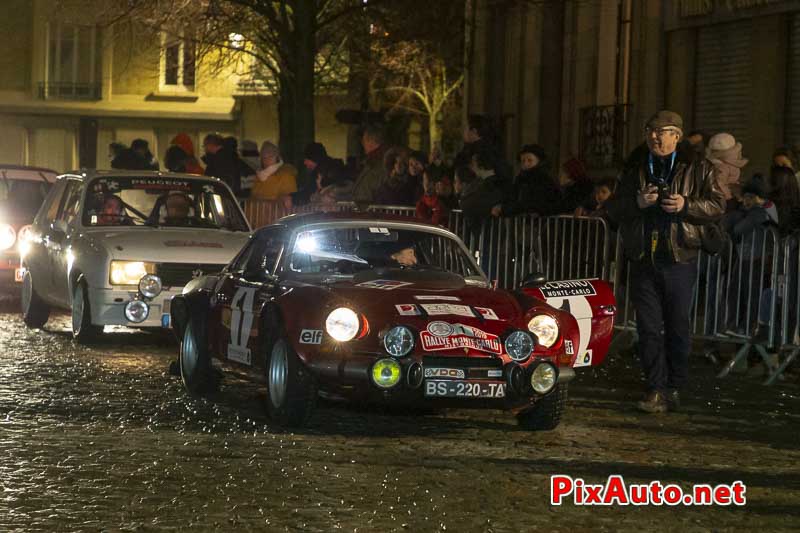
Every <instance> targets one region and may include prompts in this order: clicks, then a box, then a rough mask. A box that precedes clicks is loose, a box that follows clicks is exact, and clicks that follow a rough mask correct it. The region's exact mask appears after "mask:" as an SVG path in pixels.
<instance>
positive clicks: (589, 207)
mask: <svg viewBox="0 0 800 533" xmlns="http://www.w3.org/2000/svg"><path fill="white" fill-rule="evenodd" d="M616 187H617V180H616V179H615V178H603V179H601V180H600V181H598V182H597V183H595V184H594V190H593V191H592V199H591V201H590V202H588V203H587V204H586V205H583V206H581V207H579V208H577V209H576V210H575V216H576V217H602V216H605V214H606V209H605V203H606V202H607V201H608V200H609V199H610V198H611V197H612V196H613V195H614V190H615V189H616Z"/></svg>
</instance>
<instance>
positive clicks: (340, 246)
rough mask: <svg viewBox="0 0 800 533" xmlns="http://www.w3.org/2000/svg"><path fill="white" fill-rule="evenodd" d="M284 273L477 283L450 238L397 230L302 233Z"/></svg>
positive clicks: (474, 270)
mask: <svg viewBox="0 0 800 533" xmlns="http://www.w3.org/2000/svg"><path fill="white" fill-rule="evenodd" d="M288 268H289V270H290V271H291V272H297V273H302V274H328V275H330V274H343V275H352V274H355V273H356V272H361V271H364V270H372V269H376V268H402V269H416V270H438V271H446V272H452V273H454V274H458V275H459V276H462V277H464V278H470V277H480V278H482V274H481V273H480V272H479V271H478V269H477V268H476V267H475V266H474V264H473V262H472V261H471V260H470V257H469V256H468V255H467V253H466V252H465V251H464V249H463V248H462V247H461V245H460V243H459V242H458V241H457V240H456V239H454V238H453V237H450V236H447V235H441V234H438V233H431V232H427V231H423V230H416V229H405V228H402V229H400V228H396V227H367V226H365V227H346V228H325V229H317V230H311V231H305V232H302V233H300V234H298V236H297V239H296V240H295V244H294V247H293V249H292V253H291V254H290V256H289V263H288Z"/></svg>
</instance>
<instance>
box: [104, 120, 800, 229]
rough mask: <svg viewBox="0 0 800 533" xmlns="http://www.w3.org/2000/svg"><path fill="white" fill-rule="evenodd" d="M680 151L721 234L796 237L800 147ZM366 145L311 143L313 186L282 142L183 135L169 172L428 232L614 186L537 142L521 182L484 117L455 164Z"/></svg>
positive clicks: (702, 146) (588, 212)
mask: <svg viewBox="0 0 800 533" xmlns="http://www.w3.org/2000/svg"><path fill="white" fill-rule="evenodd" d="M680 145H681V147H682V148H684V149H687V150H691V151H693V152H694V153H696V154H698V155H699V156H701V157H704V158H705V159H707V160H708V161H709V162H710V163H711V165H712V167H713V172H714V175H715V177H716V179H717V181H718V183H719V186H720V190H721V191H722V194H723V195H724V199H725V216H724V220H723V222H722V223H721V227H722V228H725V229H727V230H728V232H729V234H730V235H731V236H733V237H734V238H736V237H737V236H738V235H740V234H741V231H742V228H750V227H751V225H752V224H757V225H769V226H774V227H776V228H778V229H779V230H780V232H781V233H782V234H789V233H791V232H793V231H794V230H796V229H798V228H800V187H799V186H798V184H799V183H800V165H798V154H797V153H796V152H795V150H794V149H792V148H791V147H787V146H782V147H778V148H776V150H775V152H774V155H773V158H772V161H770V162H759V164H758V165H753V164H752V163H751V162H750V161H749V160H748V159H747V158H745V157H744V156H743V147H742V144H741V143H740V142H738V141H737V140H736V139H735V138H734V136H733V135H731V134H729V133H726V132H720V133H716V134H714V135H711V136H709V134H708V133H706V132H703V131H700V130H694V131H690V132H689V133H688V134H687V135H686V136H685V137H683V138H682V139H681V141H680ZM361 146H362V148H363V153H364V155H363V157H362V158H361V161H360V163H358V164H353V163H348V164H345V163H344V161H342V160H341V159H336V158H333V157H331V156H329V155H328V153H327V150H326V149H325V146H323V145H322V144H321V143H318V142H314V143H310V144H309V145H308V146H306V147H305V151H304V156H303V167H304V169H302V170H303V171H304V173H305V177H306V179H301V173H300V172H299V171H298V169H297V168H296V167H295V166H293V165H292V164H291V163H289V162H286V161H284V159H283V157H282V155H281V153H280V150H279V148H278V146H277V145H276V144H274V143H272V142H270V141H265V142H263V143H262V144H261V146H260V147H259V146H258V145H257V144H256V143H255V142H254V141H252V140H244V141H242V143H241V146H240V145H239V143H238V141H237V139H236V138H234V137H223V136H221V135H218V134H209V135H207V136H206V137H205V138H204V139H203V145H202V150H203V154H202V156H199V157H198V155H196V153H195V147H194V144H193V142H192V139H191V137H190V136H189V135H188V134H186V133H181V134H178V135H176V136H175V137H174V138H173V139H172V140H171V142H170V145H169V147H168V148H167V150H166V152H165V154H164V157H163V159H162V161H163V170H168V171H171V172H187V173H191V174H204V175H207V176H215V177H217V178H220V179H221V180H223V181H224V182H225V183H227V184H228V185H229V186H230V187H231V189H232V190H233V192H234V194H236V196H237V197H239V198H249V199H253V200H272V201H278V202H281V203H283V205H284V206H285V207H286V208H292V207H294V206H303V205H307V204H321V205H325V204H332V203H336V202H342V201H353V202H355V203H356V204H359V205H368V204H380V205H394V206H411V207H415V208H416V216H417V218H419V219H421V220H424V221H426V222H430V223H433V224H445V223H446V222H447V220H448V216H449V212H450V211H451V210H453V209H460V210H461V211H463V213H464V217H465V219H466V220H467V221H469V223H470V225H472V226H479V225H480V224H481V223H482V222H484V221H487V220H490V219H491V218H493V217H495V218H496V217H511V216H515V215H519V214H528V213H532V214H536V215H539V216H550V215H558V214H574V215H576V216H588V217H606V216H607V212H606V204H607V202H608V201H609V200H611V199H612V198H613V197H614V194H615V191H616V187H617V183H618V179H617V178H615V177H609V176H600V177H591V176H589V174H588V173H587V170H586V167H585V165H584V164H583V162H582V161H580V160H579V159H578V158H575V157H572V158H569V159H567V161H566V162H564V163H563V164H561V165H560V166H558V165H557V163H556V159H557V158H556V157H554V156H553V154H549V153H548V150H547V148H545V147H543V146H541V145H539V144H535V143H532V144H525V145H523V146H522V147H521V148H520V149H519V151H518V152H517V160H516V161H515V163H516V173H515V172H514V170H513V168H512V165H511V164H509V162H508V161H506V160H505V158H504V156H503V154H504V149H503V146H502V143H501V142H500V140H499V135H498V134H497V133H496V131H495V129H494V128H493V126H492V124H491V121H490V120H489V119H488V118H486V117H483V116H479V115H471V116H470V117H469V120H468V126H467V128H466V130H465V131H464V143H463V147H462V149H461V150H460V151H459V152H458V153H457V154H456V155H455V157H454V158H452V160H451V161H448V162H445V161H444V159H443V157H442V154H441V152H440V151H439V149H438V147H434V149H433V150H432V151H431V153H430V154H425V153H423V152H420V151H417V150H411V149H408V148H406V147H402V146H395V145H391V144H390V143H389V142H387V139H386V137H385V135H384V132H383V130H382V129H381V128H380V127H378V126H373V125H368V126H366V127H365V128H364V129H363V134H362V136H361ZM639 149H641V147H640V148H639ZM634 156H635V152H634V153H633V154H632V155H631V157H632V158H633V157H634ZM110 157H111V160H112V161H111V166H112V168H115V169H126V170H159V168H160V165H159V162H158V160H157V159H156V158H155V157H154V155H153V154H152V153H151V152H150V148H149V145H148V142H147V141H146V140H143V139H136V140H134V141H133V142H132V143H131V145H130V147H127V146H124V145H122V144H119V143H112V144H111V145H110Z"/></svg>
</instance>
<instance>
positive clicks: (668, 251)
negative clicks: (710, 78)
mask: <svg viewBox="0 0 800 533" xmlns="http://www.w3.org/2000/svg"><path fill="white" fill-rule="evenodd" d="M682 136H683V120H682V119H681V117H680V115H678V114H677V113H674V112H672V111H659V112H658V113H656V114H655V115H653V117H651V118H650V120H649V121H648V122H647V126H646V128H645V140H646V143H645V144H643V145H641V146H640V147H638V148H637V149H635V150H634V151H633V153H632V154H631V156H630V157H629V159H628V161H627V162H626V164H625V168H624V169H623V171H622V174H621V176H620V183H619V185H618V187H617V192H616V195H615V196H614V198H613V199H611V200H609V202H608V204H607V209H608V217H609V219H610V220H611V222H612V223H614V224H616V225H617V226H618V227H619V231H620V235H621V237H622V240H623V246H624V248H625V255H626V256H627V258H628V259H629V260H630V261H631V298H632V300H633V305H634V307H635V309H636V317H637V330H638V333H639V350H638V351H639V357H640V359H641V362H642V367H643V369H644V373H645V378H646V382H647V395H646V396H645V399H644V400H642V401H641V402H639V403H638V404H637V405H638V407H639V408H640V409H641V410H643V411H646V412H650V413H661V412H665V411H667V410H669V409H673V410H674V409H677V408H678V406H679V390H680V389H681V388H682V387H683V386H684V385H685V383H686V380H687V377H688V359H689V351H690V348H691V338H690V332H691V314H690V308H691V304H692V296H693V291H694V283H695V278H696V261H695V259H696V257H697V254H698V252H699V251H700V249H701V248H702V247H703V244H704V241H706V242H707V243H708V240H709V239H710V238H712V235H713V234H714V233H713V232H712V228H710V225H711V224H713V223H715V222H717V221H718V220H720V219H721V218H722V215H723V214H724V212H725V200H724V197H723V194H722V191H721V190H720V188H719V185H718V183H717V181H716V178H714V173H713V167H712V164H711V162H710V161H708V160H707V159H706V158H705V157H704V156H703V155H702V154H698V153H697V152H695V151H693V150H691V149H689V148H686V147H684V146H681V144H685V143H679V141H680V140H681V137H682ZM662 331H663V333H662Z"/></svg>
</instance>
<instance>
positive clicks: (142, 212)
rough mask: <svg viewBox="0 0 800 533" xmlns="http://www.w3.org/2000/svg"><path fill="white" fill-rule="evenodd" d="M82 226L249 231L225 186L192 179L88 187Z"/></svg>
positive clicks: (118, 180)
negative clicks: (168, 227) (166, 227)
mask: <svg viewBox="0 0 800 533" xmlns="http://www.w3.org/2000/svg"><path fill="white" fill-rule="evenodd" d="M83 224H84V225H85V226H170V227H200V228H214V229H227V230H231V231H248V229H247V223H246V222H245V220H244V217H243V216H242V214H241V212H240V211H239V209H238V206H237V205H236V199H235V198H234V197H233V195H231V193H230V192H229V191H228V189H226V188H225V186H224V185H222V184H221V183H214V182H211V181H208V180H200V179H197V180H193V179H191V178H180V179H179V178H166V177H142V178H138V177H110V178H96V179H95V180H93V181H92V182H91V183H90V184H89V186H88V187H87V192H86V202H85V205H84V209H83Z"/></svg>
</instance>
